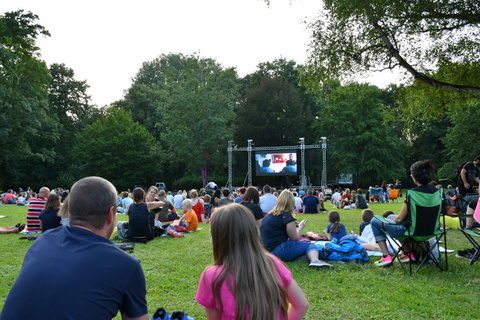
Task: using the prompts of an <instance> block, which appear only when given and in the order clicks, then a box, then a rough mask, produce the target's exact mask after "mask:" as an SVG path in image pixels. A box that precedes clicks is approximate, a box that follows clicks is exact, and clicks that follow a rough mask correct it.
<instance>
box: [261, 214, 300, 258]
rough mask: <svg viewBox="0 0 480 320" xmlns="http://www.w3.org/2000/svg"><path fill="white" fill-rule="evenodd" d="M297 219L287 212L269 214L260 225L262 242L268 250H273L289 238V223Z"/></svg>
mask: <svg viewBox="0 0 480 320" xmlns="http://www.w3.org/2000/svg"><path fill="white" fill-rule="evenodd" d="M292 221H295V218H294V217H293V216H292V215H291V214H290V213H287V212H282V214H280V215H278V216H274V215H273V214H267V215H266V216H265V217H264V218H263V220H262V224H261V226H260V237H261V240H262V244H263V246H264V247H265V249H267V250H268V251H272V250H273V249H275V248H276V247H278V246H279V245H280V244H282V243H284V242H285V241H287V240H288V234H287V224H289V223H290V222H292Z"/></svg>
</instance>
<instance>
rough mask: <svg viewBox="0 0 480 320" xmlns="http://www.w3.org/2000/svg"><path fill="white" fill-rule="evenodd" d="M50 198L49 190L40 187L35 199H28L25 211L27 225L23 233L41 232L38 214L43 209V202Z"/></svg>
mask: <svg viewBox="0 0 480 320" xmlns="http://www.w3.org/2000/svg"><path fill="white" fill-rule="evenodd" d="M48 196H50V189H48V188H47V187H41V188H40V191H39V192H38V195H37V196H36V197H32V198H30V204H29V205H28V211H27V225H26V228H25V230H24V231H23V232H29V233H30V232H42V227H41V226H40V212H42V210H43V209H44V208H45V202H47V198H48Z"/></svg>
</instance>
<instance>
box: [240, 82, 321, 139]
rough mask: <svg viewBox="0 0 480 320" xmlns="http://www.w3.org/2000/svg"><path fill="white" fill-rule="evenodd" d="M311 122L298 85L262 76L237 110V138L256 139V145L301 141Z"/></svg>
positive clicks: (246, 93) (310, 116) (246, 94)
mask: <svg viewBox="0 0 480 320" xmlns="http://www.w3.org/2000/svg"><path fill="white" fill-rule="evenodd" d="M312 122H313V115H312V114H310V113H309V110H308V109H307V110H305V109H304V105H303V101H302V93H301V91H300V90H299V89H298V88H296V87H294V86H293V85H292V84H290V83H289V82H287V81H286V80H282V79H280V78H270V77H263V78H262V79H261V80H260V82H259V84H258V85H257V86H254V87H251V88H248V89H247V90H246V91H245V96H244V98H243V99H242V103H241V105H240V106H239V108H238V110H237V122H236V130H235V132H236V133H235V141H236V142H237V143H246V141H247V140H248V139H253V141H254V142H255V144H256V145H257V146H285V145H292V144H298V138H300V137H305V134H306V133H308V131H310V130H309V128H310V125H311V123H312Z"/></svg>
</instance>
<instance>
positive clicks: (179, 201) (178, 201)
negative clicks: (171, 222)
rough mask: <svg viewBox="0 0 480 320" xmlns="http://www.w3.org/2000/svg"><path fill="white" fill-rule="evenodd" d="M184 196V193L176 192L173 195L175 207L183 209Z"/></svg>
mask: <svg viewBox="0 0 480 320" xmlns="http://www.w3.org/2000/svg"><path fill="white" fill-rule="evenodd" d="M183 200H184V198H183V195H182V194H178V193H177V194H176V195H175V196H174V197H173V205H174V207H175V209H182V202H183Z"/></svg>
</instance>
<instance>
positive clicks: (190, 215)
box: [184, 210, 198, 231]
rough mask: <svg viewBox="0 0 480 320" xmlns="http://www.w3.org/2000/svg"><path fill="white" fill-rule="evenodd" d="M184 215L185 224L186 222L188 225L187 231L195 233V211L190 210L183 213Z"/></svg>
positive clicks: (196, 219)
mask: <svg viewBox="0 0 480 320" xmlns="http://www.w3.org/2000/svg"><path fill="white" fill-rule="evenodd" d="M184 214H185V222H188V223H189V225H188V227H187V229H188V231H195V230H197V228H198V218H197V214H196V213H195V211H193V210H190V211H187V212H184Z"/></svg>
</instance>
